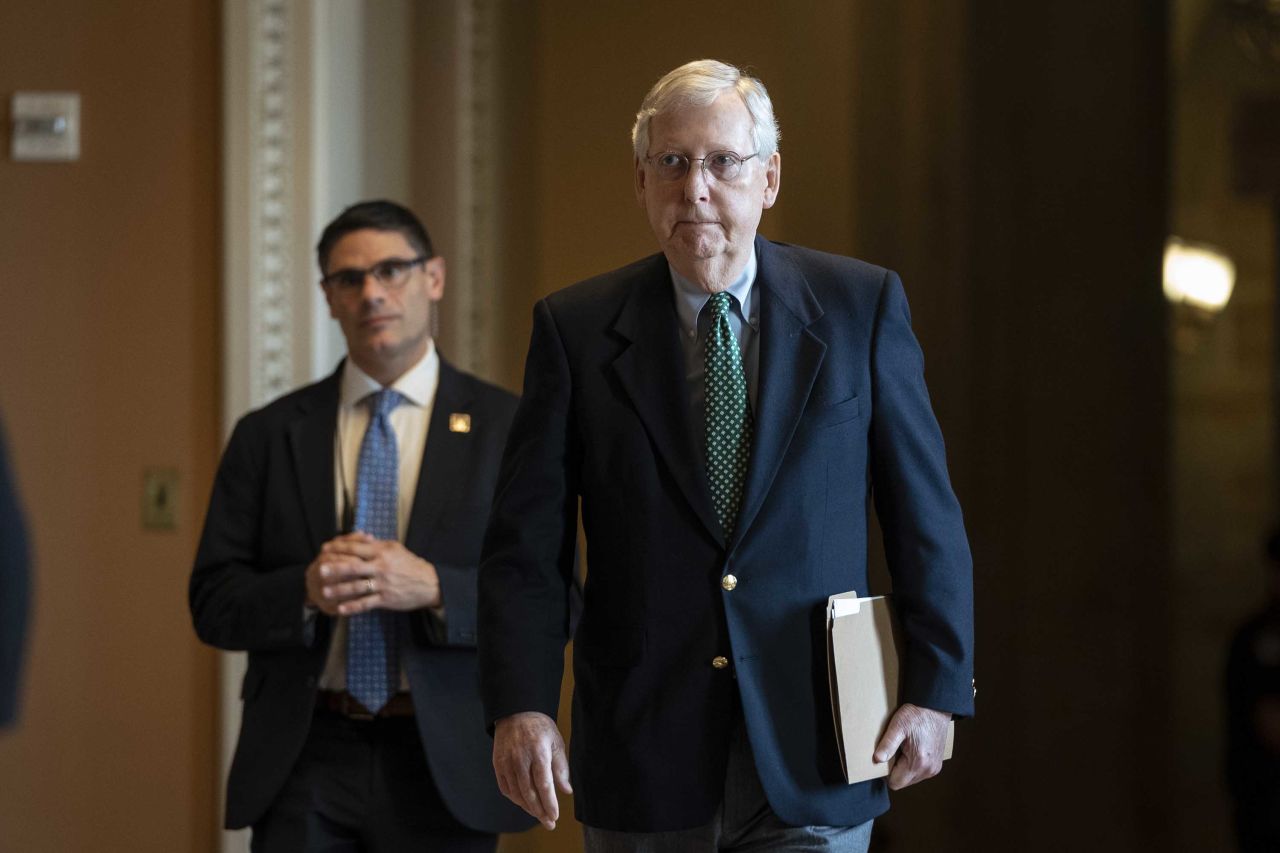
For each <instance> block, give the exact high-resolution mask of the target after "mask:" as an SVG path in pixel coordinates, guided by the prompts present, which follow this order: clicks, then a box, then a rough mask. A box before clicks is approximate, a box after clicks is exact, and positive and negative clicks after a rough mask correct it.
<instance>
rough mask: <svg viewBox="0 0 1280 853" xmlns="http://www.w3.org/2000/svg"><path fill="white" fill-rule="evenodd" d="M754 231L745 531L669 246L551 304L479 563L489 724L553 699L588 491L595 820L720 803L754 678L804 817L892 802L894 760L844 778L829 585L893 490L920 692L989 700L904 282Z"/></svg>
mask: <svg viewBox="0 0 1280 853" xmlns="http://www.w3.org/2000/svg"><path fill="white" fill-rule="evenodd" d="M756 250H757V253H758V258H759V268H758V274H757V278H756V282H755V287H756V288H757V290H758V294H759V296H758V300H759V301H758V304H759V307H760V324H761V331H760V361H759V392H758V398H759V399H758V400H757V401H756V403H755V431H754V436H753V440H752V448H751V458H750V463H749V467H748V474H747V481H746V487H745V493H744V496H743V501H742V508H741V512H740V516H739V520H738V523H737V526H736V529H735V532H734V534H733V536H732V537H730V538H728V539H726V538H725V537H724V535H723V532H722V530H721V528H720V525H719V524H718V522H717V519H716V515H715V512H714V509H713V506H712V501H711V496H710V493H709V488H708V485H707V475H706V470H705V463H704V459H703V453H702V450H701V448H699V447H695V446H694V441H693V438H692V436H691V430H690V428H689V426H688V424H689V419H690V417H691V416H692V413H691V412H689V411H688V409H689V403H688V394H687V389H686V380H685V368H684V359H683V355H682V350H681V348H680V342H679V340H678V337H677V335H678V324H677V319H676V314H675V308H674V303H673V296H672V285H671V278H670V273H669V270H668V265H667V261H666V259H665V258H664V257H663V256H662V255H654V256H652V257H649V258H646V259H644V260H642V261H639V262H637V263H634V264H632V265H630V266H627V267H624V268H622V269H619V270H616V271H614V272H611V273H607V274H605V275H602V276H599V277H597V278H594V279H591V280H588V281H586V282H582V283H580V284H577V285H574V286H572V287H569V288H567V289H565V290H562V291H559V292H558V293H555V294H552V295H551V296H549V297H547V298H546V299H544V300H542V301H541V302H539V303H538V304H537V305H536V307H535V309H534V322H533V334H532V339H531V342H530V345H529V356H528V362H527V365H526V368H525V387H524V396H523V398H522V400H521V403H520V407H519V409H518V411H517V413H516V418H515V422H514V424H513V426H512V430H511V436H510V439H509V440H508V443H507V449H506V452H505V454H504V458H503V463H502V472H501V475H500V477H499V482H498V492H497V496H496V498H495V505H494V511H493V514H492V515H491V519H490V526H489V531H488V533H487V535H486V539H485V551H484V557H483V561H482V566H481V571H480V624H479V631H480V638H481V644H480V654H481V677H482V692H483V696H484V700H485V711H486V714H487V716H488V720H489V722H490V724H491V725H492V723H493V721H494V720H496V719H498V718H500V717H503V716H506V715H508V714H511V713H515V712H519V711H541V712H544V713H547V714H550V715H553V716H554V714H555V712H556V707H557V698H558V691H559V684H560V676H561V669H562V665H561V660H562V657H561V654H562V647H563V644H564V642H565V640H566V636H565V628H564V626H565V624H566V618H565V612H566V608H567V601H568V598H569V596H568V589H569V585H570V582H571V573H570V569H569V565H570V563H569V555H570V554H571V552H572V543H573V541H574V537H575V531H576V524H577V513H578V506H579V502H580V505H581V516H582V522H583V526H584V528H585V531H586V539H587V580H586V589H585V596H586V600H585V605H584V610H583V613H582V619H581V623H580V624H579V626H578V630H577V633H576V636H575V644H574V662H573V666H574V675H575V694H574V703H573V735H572V743H571V745H570V755H571V766H572V771H573V782H574V790H575V794H576V808H577V814H578V817H579V819H580V820H582V821H583V822H584V823H587V824H589V825H592V826H596V827H601V828H606V829H614V830H626V831H659V830H671V829H679V828H687V827H692V826H696V825H700V824H704V823H706V822H707V821H709V820H710V819H711V818H712V816H713V814H714V812H715V810H716V807H717V806H718V804H719V802H720V798H721V796H722V793H723V790H724V773H725V767H726V762H727V754H728V747H729V739H730V736H731V734H732V728H733V725H734V722H735V720H736V719H737V716H736V713H737V712H736V710H735V705H736V704H737V703H738V702H740V703H741V711H742V716H743V718H744V719H745V724H746V728H747V732H748V735H749V737H750V741H751V746H752V749H753V751H754V754H755V759H756V763H757V766H758V768H759V774H760V779H761V782H762V783H763V786H764V790H765V792H766V794H767V796H768V799H769V802H770V804H771V805H772V807H773V809H774V811H775V812H776V813H777V814H778V816H779V817H780V818H781V819H782V820H784V821H786V822H788V823H791V824H795V825H809V824H823V825H837V826H845V825H854V824H858V823H861V822H863V821H865V820H867V819H869V818H872V817H874V816H876V815H878V814H880V813H881V812H883V811H884V810H885V809H886V808H888V798H887V794H886V790H885V784H884V782H883V781H882V780H876V781H872V782H868V783H863V784H859V785H847V784H845V783H844V780H843V777H842V774H841V770H840V765H839V759H838V756H837V750H836V745H835V739H834V726H833V723H832V715H831V709H830V703H829V697H828V687H827V669H826V643H825V607H826V601H827V597H828V596H829V595H832V594H834V593H840V592H846V591H848V590H850V589H856V590H858V591H859V592H860V593H865V592H866V590H867V569H866V566H867V523H868V515H869V513H870V511H871V502H872V500H874V502H875V509H876V511H877V514H878V517H879V521H880V525H881V528H882V533H883V538H884V543H885V549H886V553H887V559H888V564H889V568H890V571H891V574H892V577H893V585H894V590H893V591H894V599H895V602H896V606H897V609H898V613H899V616H900V617H901V625H902V628H903V632H904V636H905V649H904V650H903V654H902V660H903V684H902V694H901V699H902V701H905V702H912V703H915V704H917V705H921V706H925V707H928V708H934V709H938V710H941V711H950V712H953V713H955V714H959V715H966V714H970V713H972V710H973V689H972V679H973V671H972V670H973V666H972V653H973V651H972V650H973V640H972V591H971V574H972V569H971V560H970V555H969V548H968V543H967V540H966V537H965V532H964V526H963V522H962V519H961V513H960V508H959V506H958V504H957V501H956V499H955V496H954V494H953V492H952V489H951V485H950V482H949V479H948V476H947V470H946V460H945V453H944V450H943V443H942V436H941V434H940V432H939V429H938V425H937V421H936V420H935V418H934V415H933V412H932V409H931V407H930V403H929V398H928V393H927V391H926V389H925V383H924V376H923V369H924V365H923V358H922V356H921V352H920V348H919V346H918V345H917V343H916V340H915V337H914V335H913V334H912V331H911V325H910V316H909V313H908V310H907V302H906V298H905V296H904V294H903V291H902V286H901V283H900V282H899V280H898V277H897V276H896V275H895V274H894V273H892V272H889V271H887V270H884V269H882V268H879V267H875V266H871V265H869V264H866V263H862V262H861V261H857V260H853V259H850V258H844V257H838V256H835V255H829V254H824V253H820V252H815V251H812V250H808V249H803V248H799V247H795V246H788V245H784V244H779V243H771V242H768V241H765V240H763V239H761V238H757V241H756ZM726 574H733V575H735V576H736V578H737V585H736V587H735V588H734V589H732V590H731V591H728V590H725V589H723V588H722V585H721V579H722V577H723V576H724V575H726ZM718 656H724V657H726V658H728V659H729V661H730V666H729V667H726V668H716V667H714V666H713V665H712V660H713V659H714V658H716V657H718Z"/></svg>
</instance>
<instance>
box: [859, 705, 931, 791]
mask: <svg viewBox="0 0 1280 853" xmlns="http://www.w3.org/2000/svg"><path fill="white" fill-rule="evenodd" d="M950 720H951V715H950V714H947V713H944V712H942V711H933V710H930V709H929V708H921V707H920V706H919V705H912V704H910V703H907V704H903V705H901V706H900V707H899V708H898V710H897V711H895V712H894V714H893V717H892V718H891V719H890V720H889V727H888V728H887V729H885V732H884V737H882V738H880V743H879V745H877V746H876V751H875V755H874V756H872V758H873V760H874V761H875V762H876V763H877V764H883V763H884V762H886V761H888V762H889V780H888V781H889V788H890V789H891V790H894V791H897V790H899V789H901V788H905V787H907V786H908V785H914V784H915V783H916V782H920V781H922V780H924V779H928V778H930V777H932V776H937V775H938V772H939V771H941V770H942V756H943V754H944V752H945V751H946V748H947V723H948V722H950Z"/></svg>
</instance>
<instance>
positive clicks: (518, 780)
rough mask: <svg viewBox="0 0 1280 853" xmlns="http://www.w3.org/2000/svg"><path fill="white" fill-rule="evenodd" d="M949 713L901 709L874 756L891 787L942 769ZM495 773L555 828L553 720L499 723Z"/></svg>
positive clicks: (557, 756)
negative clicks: (886, 771)
mask: <svg viewBox="0 0 1280 853" xmlns="http://www.w3.org/2000/svg"><path fill="white" fill-rule="evenodd" d="M950 719H951V715H950V714H947V713H944V712H942V711H934V710H931V709H929V708H921V707H920V706H919V705H912V704H910V703H907V704H903V705H901V706H899V708H898V710H897V711H895V712H894V714H893V716H892V717H891V718H890V719H889V725H888V726H887V727H886V728H885V733H884V735H883V736H882V737H881V738H880V743H878V744H877V745H876V751H875V753H874V755H873V758H874V760H875V761H876V763H877V764H883V763H884V762H886V761H887V762H889V778H888V780H887V782H888V785H889V787H890V788H891V789H893V790H895V791H897V790H900V789H902V788H905V787H907V786H908V785H914V784H915V783H916V782H921V781H923V780H925V779H928V778H930V777H931V776H936V775H938V773H939V771H941V770H942V756H943V753H944V752H945V750H946V746H947V723H948V721H950ZM493 769H494V772H495V773H496V774H497V777H498V789H499V790H500V791H502V793H503V794H504V795H505V796H506V797H507V799H509V800H511V801H512V802H513V803H515V804H516V805H518V806H520V808H522V809H524V810H525V811H527V812H528V813H529V814H531V815H533V817H535V818H537V819H538V820H539V821H541V823H542V825H543V826H545V827H546V828H547V829H555V826H556V821H557V820H559V818H560V805H559V803H558V802H557V800H556V789H557V788H559V789H560V791H561V792H562V793H565V794H572V793H573V788H572V787H571V786H570V784H569V762H568V759H567V758H566V756H565V749H564V740H563V739H562V738H561V737H560V731H559V729H557V728H556V724H555V721H554V720H552V719H551V718H550V717H548V716H547V715H546V714H541V713H538V712H536V711H528V712H524V713H520V714H512V715H511V716H509V717H503V718H502V719H500V720H498V722H497V725H496V726H495V728H494V736H493Z"/></svg>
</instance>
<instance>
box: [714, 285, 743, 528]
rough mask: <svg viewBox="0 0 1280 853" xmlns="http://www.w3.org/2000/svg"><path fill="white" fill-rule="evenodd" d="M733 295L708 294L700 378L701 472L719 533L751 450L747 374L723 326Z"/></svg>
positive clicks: (730, 519) (730, 518) (730, 514)
mask: <svg viewBox="0 0 1280 853" xmlns="http://www.w3.org/2000/svg"><path fill="white" fill-rule="evenodd" d="M732 304H733V297H732V296H730V295H729V294H728V293H723V292H722V293H717V294H714V295H713V296H712V297H711V298H710V299H709V300H707V305H708V306H709V307H710V309H711V329H710V331H709V332H708V334H707V347H706V361H705V363H704V370H703V381H704V382H705V383H706V394H705V397H706V406H707V446H706V450H707V476H708V478H709V479H710V482H711V499H712V501H713V502H714V503H715V507H716V515H718V516H719V517H720V526H721V527H723V528H724V535H725V538H726V539H728V538H730V537H732V536H733V528H734V526H735V525H736V524H737V521H738V509H739V507H740V505H741V503H742V487H743V484H744V483H745V482H746V479H747V458H748V457H749V456H750V454H751V406H750V405H749V403H748V401H747V377H746V374H745V373H744V372H743V370H742V354H741V353H740V352H739V351H738V341H737V339H736V338H734V336H733V329H731V328H729V308H730V306H731V305H732Z"/></svg>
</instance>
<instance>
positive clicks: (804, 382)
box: [613, 236, 827, 551]
mask: <svg viewBox="0 0 1280 853" xmlns="http://www.w3.org/2000/svg"><path fill="white" fill-rule="evenodd" d="M756 257H757V260H758V268H757V273H756V280H755V284H754V285H753V291H754V298H755V300H756V304H757V306H758V307H759V314H760V321H759V322H760V363H759V368H758V370H759V376H758V380H759V381H758V384H759V401H758V403H757V405H756V410H755V424H756V426H755V431H754V434H753V436H752V445H751V459H750V462H749V463H748V466H747V482H746V485H745V487H744V491H743V501H742V509H741V510H740V513H739V516H738V523H737V525H736V526H735V531H734V536H733V540H732V541H730V542H725V539H724V533H723V530H722V529H721V527H720V522H719V519H718V518H717V517H716V514H715V508H714V505H713V503H712V500H711V492H710V489H709V488H708V486H707V470H706V461H705V457H704V455H703V452H702V449H701V448H698V447H695V446H694V445H693V440H692V432H691V430H690V429H689V427H688V424H689V419H690V418H691V417H692V413H691V412H690V411H689V400H688V396H689V395H688V393H687V383H686V379H685V372H684V357H683V355H682V350H681V348H680V341H679V339H678V337H677V336H678V335H679V323H678V321H677V319H676V312H675V307H674V301H673V296H672V282H671V276H670V272H669V269H668V267H667V262H666V259H665V258H664V257H663V256H662V255H660V254H659V255H654V256H652V257H650V258H648V259H646V260H645V261H642V262H640V263H639V264H637V265H636V266H635V267H633V268H632V270H631V271H630V275H631V276H632V277H633V280H632V281H631V282H629V283H628V284H629V285H630V286H629V288H628V289H629V294H628V297H627V299H626V302H625V303H624V305H623V307H622V310H621V311H620V312H619V314H618V319H617V321H616V322H615V323H614V331H615V332H616V333H617V334H618V335H620V336H621V337H622V338H624V339H625V340H626V341H627V342H628V344H629V345H628V346H627V347H626V348H625V349H623V350H622V352H621V354H619V355H618V357H617V358H616V359H615V360H614V362H613V368H614V371H615V373H616V374H617V376H618V379H619V381H620V382H621V384H622V387H623V388H624V389H625V391H626V392H627V395H628V396H629V397H630V398H631V401H632V404H633V405H634V406H635V408H636V411H637V412H638V414H639V415H640V418H641V420H642V421H643V422H644V425H645V428H646V429H647V430H648V432H649V435H650V437H651V438H652V440H653V443H654V446H655V447H656V448H657V451H658V453H659V455H660V456H661V457H662V459H663V460H664V462H665V463H666V465H667V468H668V470H670V471H671V473H672V475H673V477H674V478H675V480H676V482H677V483H678V484H679V486H680V490H681V492H682V493H683V494H684V496H685V498H686V500H687V501H688V502H689V505H690V506H691V507H692V508H693V511H694V513H695V514H696V515H697V516H698V518H699V519H701V521H702V523H703V525H704V526H705V527H706V528H707V530H708V532H709V533H710V534H711V535H712V536H713V537H714V538H715V539H716V540H717V541H718V542H720V543H721V544H722V545H724V546H726V547H727V548H728V549H729V550H730V551H732V550H733V548H735V547H736V546H737V543H738V542H739V541H741V539H742V538H743V536H745V535H746V534H747V533H748V532H749V531H750V527H751V523H752V522H753V521H754V520H755V517H756V515H757V514H758V513H759V511H760V508H761V506H762V505H763V504H764V501H765V498H766V497H767V496H768V493H769V488H770V487H771V486H772V484H773V480H774V478H775V477H776V475H777V473H778V467H779V466H780V465H781V463H782V459H783V458H784V456H785V455H786V451H787V448H788V447H789V446H790V444H791V439H792V437H793V436H794V435H795V431H796V427H797V425H798V424H799V422H800V417H801V415H802V414H803V412H804V409H805V405H806V404H807V403H808V400H809V393H810V391H811V389H812V388H813V382H814V380H815V379H816V377H817V375H818V370H819V369H820V368H821V366H822V360H823V357H824V356H825V354H826V349H827V347H826V344H825V343H824V342H823V341H822V340H821V339H819V338H818V337H817V336H816V335H815V334H814V333H813V332H812V331H811V330H810V329H809V326H811V325H812V324H813V323H815V322H817V320H818V319H819V318H821V317H822V313H823V312H822V306H821V305H820V304H819V302H818V299H817V297H816V296H814V294H813V291H812V290H811V289H810V287H809V283H808V281H806V279H805V276H804V273H803V272H802V271H801V270H800V268H799V267H798V266H797V265H796V264H795V262H794V261H793V260H792V259H791V257H790V255H789V253H788V252H787V251H786V247H785V246H781V245H776V244H773V243H770V242H769V241H768V240H765V239H764V238H763V237H759V236H757V237H756Z"/></svg>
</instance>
